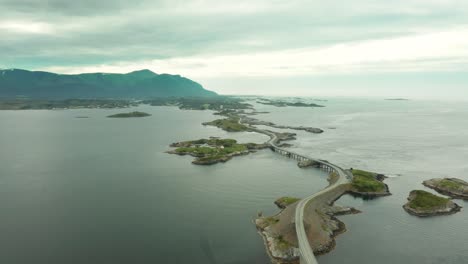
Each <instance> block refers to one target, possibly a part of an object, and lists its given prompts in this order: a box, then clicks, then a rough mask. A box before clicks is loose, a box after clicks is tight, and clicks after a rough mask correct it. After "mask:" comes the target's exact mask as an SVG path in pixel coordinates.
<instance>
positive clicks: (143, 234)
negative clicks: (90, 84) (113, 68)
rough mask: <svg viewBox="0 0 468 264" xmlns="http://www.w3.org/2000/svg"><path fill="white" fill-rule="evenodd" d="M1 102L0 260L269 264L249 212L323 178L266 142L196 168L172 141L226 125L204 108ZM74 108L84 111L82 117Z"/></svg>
mask: <svg viewBox="0 0 468 264" xmlns="http://www.w3.org/2000/svg"><path fill="white" fill-rule="evenodd" d="M136 110H141V111H145V112H148V113H151V114H152V116H151V117H146V118H136V119H109V118H106V116H107V115H109V114H114V113H119V112H123V111H127V110H65V111H0V123H1V124H2V126H1V130H0V143H1V144H0V146H1V147H0V233H1V234H2V235H1V236H0V263H6V264H23V263H24V264H31V263H35V264H39V263H41V264H42V263H44V264H46V263H47V264H63V263H80V264H81V263H82V264H105V263H109V264H111V263H112V264H116V263H132V264H133V263H268V257H267V255H266V253H265V250H264V245H263V241H262V239H261V237H260V236H259V235H258V234H257V232H256V228H255V226H254V224H253V222H252V221H253V219H254V217H256V215H257V212H258V211H263V212H264V213H265V214H273V213H275V212H276V211H277V209H276V207H275V205H274V204H273V201H274V200H275V199H276V198H278V197H280V196H283V195H291V196H298V197H302V196H305V195H307V194H309V193H311V192H316V191H318V190H320V189H321V188H323V187H324V186H325V185H326V182H325V179H326V175H325V174H324V173H323V172H320V171H314V170H300V169H298V168H297V166H296V164H295V163H294V162H292V161H290V160H289V159H286V158H283V157H280V156H278V155H276V154H275V153H273V152H271V151H270V150H263V151H259V152H257V153H255V154H251V155H248V156H242V157H237V158H234V159H233V160H231V161H229V162H227V163H225V164H217V165H214V166H196V165H192V164H191V160H192V158H191V157H180V156H177V155H169V154H167V153H165V151H166V150H168V149H169V146H168V145H169V144H170V143H172V142H177V141H181V140H192V139H199V138H203V137H205V138H206V137H209V136H220V137H233V138H237V139H239V141H242V142H264V141H266V140H267V139H268V138H267V137H265V136H264V135H260V134H256V133H238V134H232V135H231V134H230V133H229V134H228V133H226V132H223V131H221V130H219V129H217V128H214V127H204V126H202V125H201V123H202V122H206V121H210V120H212V119H214V118H215V116H212V113H211V112H208V111H206V112H202V111H181V110H178V109H177V108H174V107H139V108H137V109H136ZM76 116H89V118H86V119H81V118H75V117H76Z"/></svg>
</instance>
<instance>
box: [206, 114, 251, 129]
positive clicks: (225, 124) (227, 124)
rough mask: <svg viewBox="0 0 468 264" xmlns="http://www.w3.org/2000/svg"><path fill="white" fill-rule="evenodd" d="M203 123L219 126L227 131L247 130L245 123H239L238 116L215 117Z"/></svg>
mask: <svg viewBox="0 0 468 264" xmlns="http://www.w3.org/2000/svg"><path fill="white" fill-rule="evenodd" d="M203 125H207V126H215V127H219V128H221V129H223V130H225V131H228V132H241V131H248V130H249V128H248V127H247V126H245V125H242V124H240V123H239V118H238V117H230V118H225V119H216V120H214V121H211V122H206V123H203Z"/></svg>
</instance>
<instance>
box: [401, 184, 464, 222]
mask: <svg viewBox="0 0 468 264" xmlns="http://www.w3.org/2000/svg"><path fill="white" fill-rule="evenodd" d="M461 208H462V207H461V206H459V205H458V204H456V203H454V202H453V201H451V200H449V199H446V198H443V197H440V196H437V195H434V194H431V193H429V192H426V191H422V190H413V191H411V192H410V194H409V196H408V202H407V203H406V204H405V205H403V209H405V211H406V212H408V213H409V214H411V215H415V216H419V217H428V216H436V215H450V214H454V213H457V212H459V211H460V210H461Z"/></svg>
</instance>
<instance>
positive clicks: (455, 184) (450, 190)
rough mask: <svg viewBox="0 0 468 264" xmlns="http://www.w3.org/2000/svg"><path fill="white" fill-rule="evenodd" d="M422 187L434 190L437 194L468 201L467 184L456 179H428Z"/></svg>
mask: <svg viewBox="0 0 468 264" xmlns="http://www.w3.org/2000/svg"><path fill="white" fill-rule="evenodd" d="M423 185H424V186H426V187H429V188H431V189H434V190H436V191H437V192H438V193H441V194H444V195H447V196H450V197H452V198H460V199H465V200H468V182H466V181H463V180H460V179H457V178H444V179H430V180H427V181H424V182H423Z"/></svg>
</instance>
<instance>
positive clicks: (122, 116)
mask: <svg viewBox="0 0 468 264" xmlns="http://www.w3.org/2000/svg"><path fill="white" fill-rule="evenodd" d="M145 116H150V114H148V113H145V112H138V111H135V112H130V113H120V114H115V115H110V116H107V117H109V118H128V117H145Z"/></svg>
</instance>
